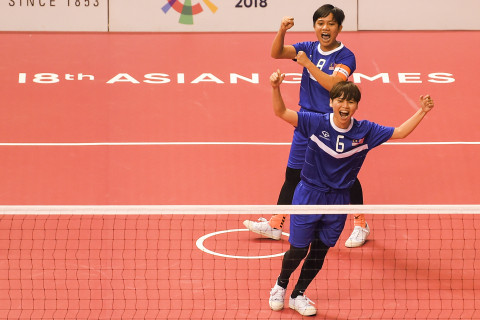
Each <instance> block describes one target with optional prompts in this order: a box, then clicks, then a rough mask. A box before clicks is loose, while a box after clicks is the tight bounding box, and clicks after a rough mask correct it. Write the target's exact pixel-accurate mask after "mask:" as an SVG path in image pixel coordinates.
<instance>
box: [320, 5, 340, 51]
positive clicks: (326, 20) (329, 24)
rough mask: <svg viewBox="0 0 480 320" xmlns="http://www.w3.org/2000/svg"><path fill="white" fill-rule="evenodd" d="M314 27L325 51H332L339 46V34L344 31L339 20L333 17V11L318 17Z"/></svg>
mask: <svg viewBox="0 0 480 320" xmlns="http://www.w3.org/2000/svg"><path fill="white" fill-rule="evenodd" d="M314 29H315V34H316V35H317V39H318V41H320V47H321V48H322V50H323V51H330V50H333V49H335V48H336V47H338V43H337V35H338V34H339V33H340V31H342V26H339V25H338V22H337V21H335V20H334V19H333V14H332V13H330V14H329V15H328V16H326V17H323V18H318V19H317V21H316V22H315V26H314Z"/></svg>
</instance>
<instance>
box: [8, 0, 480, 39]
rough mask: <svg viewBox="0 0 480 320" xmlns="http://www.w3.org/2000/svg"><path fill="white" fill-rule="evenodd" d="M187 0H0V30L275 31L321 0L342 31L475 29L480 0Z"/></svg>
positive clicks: (303, 19) (307, 26) (308, 19)
mask: <svg viewBox="0 0 480 320" xmlns="http://www.w3.org/2000/svg"><path fill="white" fill-rule="evenodd" d="M170 1H173V0H170ZM186 2H187V3H188V1H187V0H177V2H176V5H178V6H180V7H183V5H184V4H185V3H186ZM190 2H191V3H192V6H193V7H194V8H196V9H198V10H199V11H201V12H198V13H196V14H193V15H192V14H185V13H184V14H181V13H179V12H177V11H175V9H174V8H172V7H170V6H169V5H168V3H169V0H0V31H101V32H102V31H114V32H115V31H126V32H130V31H131V32H168V31H172V32H235V31H260V32H265V31H277V30H278V26H279V23H280V20H281V18H282V17H283V16H285V15H288V16H293V17H295V27H294V29H292V30H291V31H311V30H312V15H313V12H314V11H315V10H316V9H317V8H318V7H319V6H321V5H322V4H324V3H331V4H333V5H337V6H338V7H340V8H342V9H343V10H344V11H345V15H346V19H345V22H344V29H343V30H344V31H355V30H480V0H455V1H452V0H330V1H328V0H327V1H318V0H190ZM300 4H301V5H300ZM168 8H169V10H166V9H168ZM162 9H165V10H162Z"/></svg>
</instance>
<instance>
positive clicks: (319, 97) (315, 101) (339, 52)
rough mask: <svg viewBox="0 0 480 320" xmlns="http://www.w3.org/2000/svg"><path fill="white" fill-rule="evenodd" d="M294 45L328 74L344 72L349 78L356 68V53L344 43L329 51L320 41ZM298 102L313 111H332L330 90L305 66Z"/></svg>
mask: <svg viewBox="0 0 480 320" xmlns="http://www.w3.org/2000/svg"><path fill="white" fill-rule="evenodd" d="M293 47H294V48H295V50H296V51H297V53H298V52H299V51H303V52H305V54H306V55H307V56H308V57H309V59H310V60H311V61H312V62H313V64H315V65H316V66H317V68H319V69H320V70H321V71H323V72H324V73H326V74H328V75H332V74H333V73H334V72H335V71H337V72H341V73H343V74H344V75H345V77H346V78H347V79H348V77H349V76H350V75H351V74H352V73H353V72H354V71H355V69H356V62H355V55H354V54H353V52H352V51H350V50H349V49H348V48H347V47H345V46H344V45H343V43H341V44H340V46H338V47H337V48H335V49H334V50H331V51H328V52H324V51H322V49H320V42H319V41H315V42H312V41H306V42H299V43H296V44H294V45H293ZM339 65H344V66H346V68H341V69H340V68H337V67H338V66H339ZM348 69H349V70H348ZM298 104H299V105H300V107H302V108H305V109H307V110H308V111H312V112H320V113H329V112H332V109H331V107H330V95H329V92H328V90H327V89H325V88H324V87H322V86H321V85H320V84H319V83H318V82H317V80H315V78H313V76H311V75H310V72H309V71H308V70H307V68H303V73H302V80H301V82H300V101H299V103H298Z"/></svg>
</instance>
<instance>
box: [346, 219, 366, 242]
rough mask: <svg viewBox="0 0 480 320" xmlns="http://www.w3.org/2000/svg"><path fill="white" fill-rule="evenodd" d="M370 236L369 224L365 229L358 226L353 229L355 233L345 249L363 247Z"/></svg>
mask: <svg viewBox="0 0 480 320" xmlns="http://www.w3.org/2000/svg"><path fill="white" fill-rule="evenodd" d="M369 234H370V227H369V226H368V223H366V224H365V228H362V227H360V226H356V227H355V228H353V232H352V234H351V235H350V237H349V238H348V239H347V241H345V247H347V248H356V247H360V246H362V245H363V244H364V243H365V241H366V240H367V237H368V235H369Z"/></svg>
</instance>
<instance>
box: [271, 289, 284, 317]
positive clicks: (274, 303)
mask: <svg viewBox="0 0 480 320" xmlns="http://www.w3.org/2000/svg"><path fill="white" fill-rule="evenodd" d="M284 300H285V289H283V288H282V287H280V286H279V285H278V284H275V287H273V288H272V290H271V291H270V299H268V304H269V305H270V309H272V310H273V311H280V310H282V309H283V301H284Z"/></svg>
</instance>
